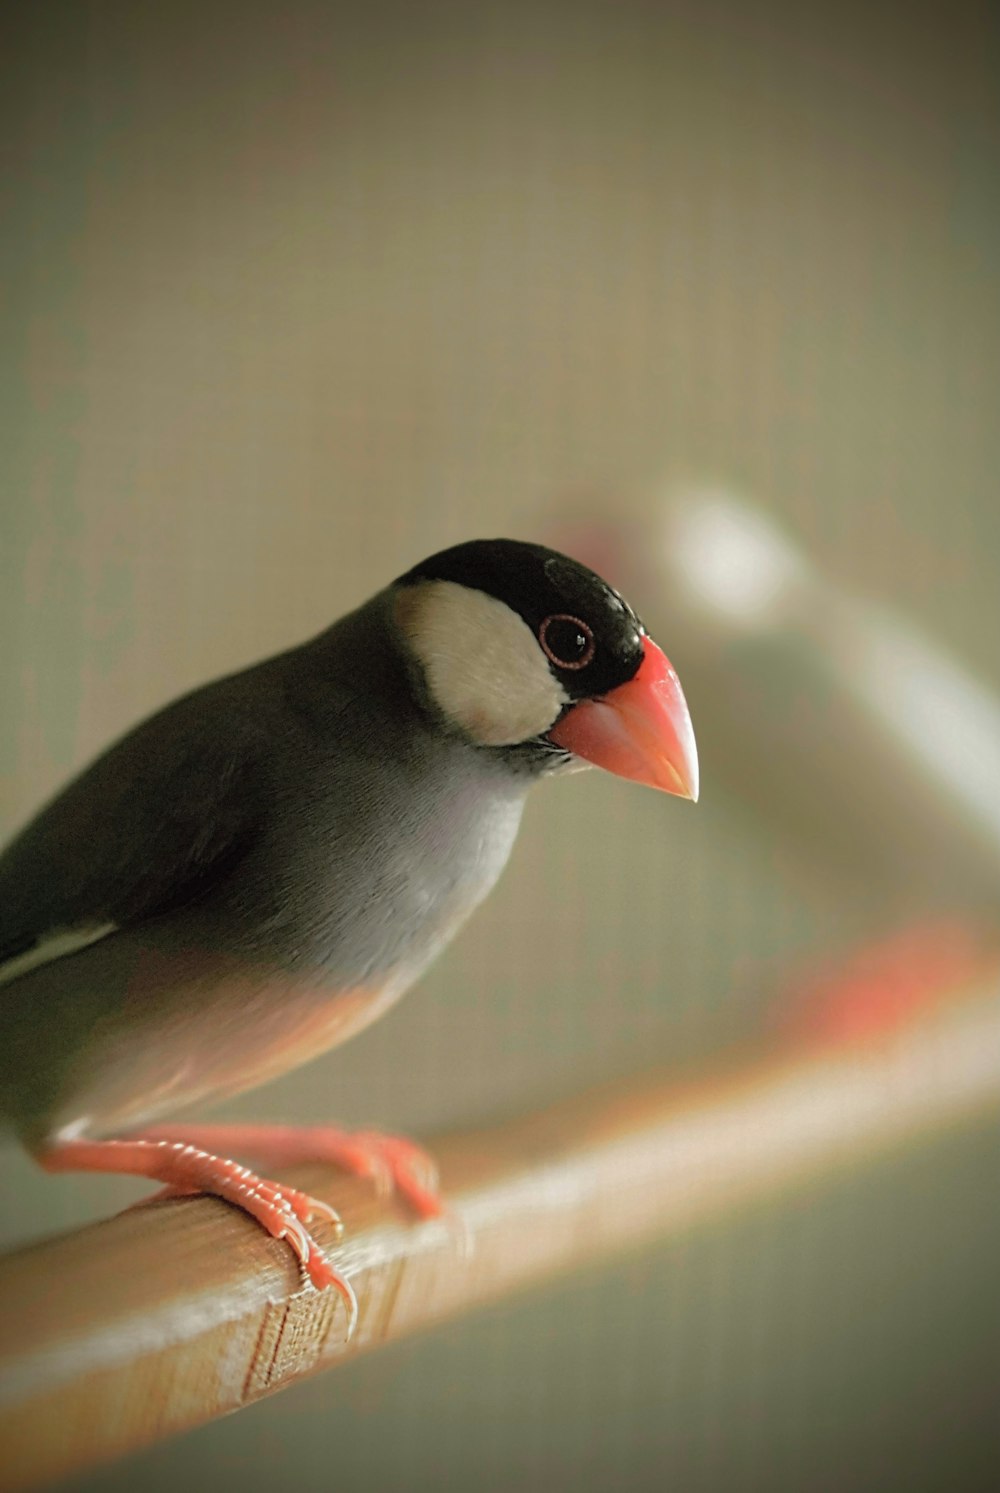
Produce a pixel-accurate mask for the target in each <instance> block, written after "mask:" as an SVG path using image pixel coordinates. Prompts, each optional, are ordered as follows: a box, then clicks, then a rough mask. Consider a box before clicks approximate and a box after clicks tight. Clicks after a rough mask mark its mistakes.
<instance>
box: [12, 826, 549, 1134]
mask: <svg viewBox="0 0 1000 1493" xmlns="http://www.w3.org/2000/svg"><path fill="white" fill-rule="evenodd" d="M519 807H520V806H519V805H517V806H514V807H513V809H512V810H511V811H510V812H506V813H503V814H498V815H497V816H494V819H492V820H491V819H489V818H487V819H486V820H484V822H483V825H482V828H481V831H480V833H479V834H478V836H477V837H467V839H466V840H465V842H464V844H463V846H462V850H461V854H460V855H458V856H453V857H452V858H451V860H450V861H449V860H448V859H447V858H446V859H445V860H444V861H443V862H442V861H441V859H440V857H437V856H435V857H432V858H431V863H432V866H433V868H434V869H433V870H431V871H425V870H423V869H422V867H421V866H420V864H419V863H417V864H415V865H414V866H413V867H412V873H411V875H410V876H409V877H408V878H406V879H405V880H403V881H401V882H400V896H399V900H398V901H397V903H396V904H395V907H394V908H393V909H392V910H391V915H390V916H387V908H386V905H385V902H384V900H381V899H380V900H378V901H377V902H373V903H372V904H371V905H370V906H369V907H367V908H366V907H365V906H364V905H360V906H357V907H356V909H355V915H354V918H353V920H352V922H351V923H350V925H349V926H348V927H342V928H341V930H340V931H339V932H338V933H337V935H336V937H331V936H330V934H329V931H327V932H326V933H325V935H324V930H323V928H322V926H321V925H320V926H319V927H318V933H317V938H316V940H315V942H314V943H313V944H312V945H311V946H307V947H305V949H304V950H302V951H300V957H298V958H296V959H295V960H291V959H281V958H277V959H275V958H272V957H268V956H267V955H265V954H254V955H250V956H249V957H248V952H247V951H246V950H245V949H244V950H241V951H233V950H232V949H229V950H227V949H224V948H222V947H220V946H219V944H218V942H216V941H215V940H213V937H212V928H211V924H210V923H208V924H204V925H202V924H199V923H198V922H197V920H192V919H191V918H190V917H184V918H179V919H177V920H176V921H171V920H165V921H164V922H162V923H161V924H159V925H157V926H156V927H155V928H154V927H153V926H152V925H149V926H147V927H145V928H137V929H135V930H130V931H123V932H120V933H115V934H111V935H110V936H109V937H107V938H105V939H102V940H101V941H100V942H98V943H96V944H92V945H90V946H89V947H88V948H86V949H83V950H82V951H81V952H79V953H77V954H72V955H70V956H68V957H67V958H65V959H60V960H57V961H55V962H54V963H52V964H50V965H47V966H45V967H43V968H41V969H37V970H34V971H32V972H31V973H30V974H29V975H26V976H25V977H24V978H23V979H22V980H19V981H15V983H14V984H13V985H11V986H8V987H7V988H6V990H5V991H4V996H5V1001H6V1002H7V1010H6V1015H5V1021H4V1023H3V1027H4V1031H3V1033H2V1034H0V1035H3V1036H4V1038H5V1042H4V1045H5V1046H7V1047H8V1051H7V1052H6V1053H5V1054H3V1055H2V1056H0V1070H2V1071H0V1080H2V1082H0V1088H2V1089H3V1093H2V1094H0V1107H2V1108H4V1109H6V1110H7V1112H8V1116H9V1118H10V1119H12V1120H13V1123H14V1125H15V1127H16V1128H17V1129H18V1130H19V1131H20V1133H21V1134H22V1136H23V1137H24V1139H25V1140H26V1141H27V1142H28V1143H29V1144H33V1143H38V1142H42V1141H45V1140H48V1139H50V1138H51V1137H52V1136H53V1135H56V1134H77V1135H79V1134H92V1135H102V1134H104V1135H107V1134H109V1133H115V1132H121V1131H123V1130H126V1129H129V1128H135V1127H137V1126H140V1125H142V1124H144V1123H149V1122H150V1121H153V1120H158V1119H161V1118H163V1117H164V1116H169V1115H171V1114H173V1113H175V1112H177V1111H179V1110H182V1109H186V1108H190V1107H192V1106H195V1105H200V1104H205V1105H207V1104H209V1103H211V1102H214V1101H217V1100H219V1099H222V1098H225V1097H227V1096H229V1095H232V1094H235V1093H238V1092H240V1091H242V1090H245V1089H250V1088H254V1087H256V1086H257V1085H259V1084H262V1083H265V1082H267V1081H268V1080H269V1079H271V1078H275V1077H277V1076H278V1075H280V1074H282V1073H286V1072H288V1071H289V1070H291V1069H293V1068H295V1067H297V1066H299V1065H300V1064H301V1063H304V1062H306V1061H307V1060H309V1059H310V1058H312V1057H315V1056H318V1055H319V1054H320V1053H322V1052H324V1051H325V1050H327V1049H329V1048H331V1047H334V1046H336V1045H338V1044H339V1043H341V1042H344V1041H346V1040H347V1039H348V1038H349V1037H351V1036H353V1035H354V1034H355V1033H356V1032H358V1031H360V1030H361V1029H362V1028H363V1027H365V1026H367V1025H368V1024H369V1023H370V1022H372V1021H374V1020H375V1019H376V1018H377V1017H378V1016H380V1015H381V1014H382V1013H383V1012H384V1011H385V1010H386V1009H387V1007H388V1006H390V1005H391V1004H392V1003H393V1001H395V1000H396V999H398V998H399V996H401V995H402V994H403V992H404V991H405V990H406V989H407V987H408V986H409V985H410V984H412V982H413V981H414V980H415V979H416V978H417V976H418V975H419V974H420V973H421V971H422V970H423V969H424V968H425V966H426V965H427V964H428V963H429V962H430V961H431V960H432V959H433V958H434V956H435V955H436V954H437V952H438V951H439V950H440V949H441V948H442V947H443V946H444V944H446V943H447V942H448V941H449V939H450V938H451V937H452V936H453V934H454V933H455V932H456V931H457V929H458V927H459V926H461V924H462V923H463V922H464V921H465V919H466V917H467V916H468V914H469V913H470V912H471V911H472V909H473V908H474V907H475V906H476V905H477V903H478V902H479V901H481V900H482V898H483V897H484V896H485V895H486V893H487V892H488V891H489V889H490V888H491V887H492V886H493V884H494V882H495V881H496V879H497V876H498V875H499V873H500V871H501V869H502V867H503V865H504V863H505V862H506V859H507V855H508V854H509V850H510V846H511V844H512V842H513V838H514V834H515V833H516V829H517V822H518V818H519ZM442 864H443V866H444V867H445V870H444V872H442V871H441V870H440V869H439V868H440V867H441V866H442ZM19 1013H20V1014H19ZM8 1035H9V1036H10V1039H11V1040H10V1042H9V1043H8V1042H7V1041H6V1038H7V1036H8Z"/></svg>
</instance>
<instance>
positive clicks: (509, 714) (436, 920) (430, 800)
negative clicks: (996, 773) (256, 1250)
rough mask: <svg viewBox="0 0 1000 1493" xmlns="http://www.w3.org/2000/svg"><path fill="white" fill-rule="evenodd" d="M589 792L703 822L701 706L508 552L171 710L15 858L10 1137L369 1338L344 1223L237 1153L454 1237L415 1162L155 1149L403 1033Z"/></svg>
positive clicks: (626, 619) (550, 567) (288, 1140)
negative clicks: (324, 1167) (178, 1196)
mask: <svg viewBox="0 0 1000 1493" xmlns="http://www.w3.org/2000/svg"><path fill="white" fill-rule="evenodd" d="M589 763H593V764H596V765H598V766H600V767H604V768H606V769H607V770H608V771H610V772H613V773H617V774H618V775H620V776H621V777H625V778H632V779H634V780H636V781H637V782H640V783H646V784H649V785H651V786H653V787H655V788H661V789H663V790H665V791H666V792H667V793H673V794H678V795H680V796H682V797H687V798H691V799H694V798H696V797H697V792H698V764H697V755H696V750H695V742H694V736H693V733H692V729H691V721H690V717H689V715H688V710H687V706H686V704H685V701H684V696H683V694H682V692H681V687H680V684H679V683H678V680H677V676H676V674H675V673H674V670H673V669H672V668H671V666H670V664H669V663H668V662H667V660H666V658H665V657H664V655H663V654H662V653H661V651H660V650H659V648H657V646H656V645H655V644H654V643H653V642H652V641H651V639H650V638H649V637H648V636H647V635H646V633H645V630H644V628H643V626H642V624H641V622H640V621H639V619H638V617H637V616H636V614H635V613H634V612H633V611H632V609H631V608H630V607H629V606H628V604H627V603H626V602H625V601H624V600H623V599H622V598H621V597H620V596H619V595H618V594H617V593H616V592H615V591H614V590H612V589H611V587H610V586H608V585H607V584H606V583H605V582H604V581H602V580H601V579H600V578H599V577H598V576H597V575H595V574H594V573H593V572H592V571H590V570H588V569H586V568H585V567H584V566H582V565H579V564H577V563H576V562H575V561H573V560H570V559H567V558H566V557H565V556H563V555H561V554H557V553H556V552H555V551H553V550H549V549H545V548H542V547H541V546H539V545H534V544H525V543H520V542H516V541H512V540H502V539H498V540H483V541H473V542H470V543H466V544H461V545H458V546H457V547H455V548H452V549H448V550H445V551H443V552H442V553H440V554H436V555H433V556H432V557H431V558H430V559H428V560H425V561H423V563H422V564H420V565H417V566H415V567H414V568H413V569H412V570H410V571H408V572H407V573H406V574H405V575H403V576H401V577H400V578H399V579H398V580H396V581H394V582H393V583H392V584H391V585H389V586H388V587H387V588H386V589H385V590H383V591H380V592H379V593H378V594H377V595H376V596H375V597H373V598H372V599H371V600H370V601H368V602H367V603H366V604H365V605H363V606H361V607H360V608H359V609H358V610H357V611H354V612H352V613H350V614H349V615H348V616H345V617H343V618H342V619H341V620H340V621H339V622H336V623H334V625H333V626H332V627H331V628H329V630H328V631H326V632H323V633H321V634H320V636H319V637H317V638H314V639H312V640H311V641H309V642H307V643H305V644H303V645H302V646H300V647H296V648H292V649H291V650H290V651H289V652H285V653H282V654H280V655H279V656H277V657H275V658H271V659H268V660H266V661H265V662H264V663H261V664H258V665H256V666H254V667H252V668H249V669H246V670H244V671H242V672H240V673H237V674H233V675H231V676H229V677H228V678H224V679H221V680H218V681H216V682H214V683H211V684H208V685H206V686H204V687H203V688H201V689H197V690H195V691H194V692H193V693H191V694H189V695H187V696H185V697H184V698H182V699H180V700H177V701H176V702H174V703H173V704H171V705H169V706H167V707H166V708H165V709H164V710H161V711H160V712H159V713H158V714H156V715H154V716H152V717H151V718H150V719H149V720H147V721H145V722H144V723H142V724H141V725H139V726H137V727H136V728H135V729H134V730H133V731H131V732H130V733H129V734H128V735H126V736H125V737H124V738H123V739H122V740H121V741H119V742H118V743H117V744H116V745H114V746H112V747H111V748H110V749H109V750H108V751H106V752H105V754H104V755H103V756H101V757H100V758H98V760H97V761H96V762H95V763H94V764H93V765H92V766H91V767H89V768H88V769H87V770H86V771H84V772H83V773H82V775H81V776H80V777H78V778H77V779H76V780H75V781H74V782H72V783H71V784H70V785H69V787H67V788H66V789H65V790H64V791H63V792H62V793H61V794H60V795H59V796H58V797H57V798H56V799H55V800H54V801H53V802H52V803H50V804H49V805H48V807H46V808H45V809H43V810H42V812H41V813H40V814H39V815H38V816H37V818H35V819H34V820H33V822H31V823H30V824H29V825H28V826H27V828H26V829H24V830H23V831H22V833H21V834H20V835H19V837H18V838H16V839H15V840H14V842H13V843H12V844H11V845H10V846H9V848H8V849H7V850H6V852H5V853H4V854H3V856H2V857H0V980H2V981H3V984H2V986H0V1116H2V1118H3V1119H4V1120H5V1121H6V1123H7V1124H8V1125H9V1126H10V1127H12V1128H13V1129H14V1130H15V1131H16V1133H17V1134H18V1135H19V1136H20V1138H21V1139H22V1140H23V1141H24V1143H25V1144H26V1145H27V1146H28V1148H29V1149H30V1150H31V1151H32V1152H33V1153H34V1154H35V1156H36V1157H37V1159H38V1160H39V1161H40V1162H41V1164H42V1166H44V1167H46V1168H47V1169H49V1170H52V1171H59V1170H77V1169H83V1170H93V1171H116V1172H128V1173H133V1174H136V1175H141V1176H146V1177H150V1178H152V1179H154V1180H158V1181H160V1182H162V1183H164V1184H165V1185H166V1188H167V1190H168V1191H170V1192H174V1193H185V1192H208V1193H214V1194H215V1195H217V1196H219V1197H222V1198H225V1199H227V1200H228V1201H230V1202H233V1203H236V1204H237V1205H239V1206H240V1207H242V1208H243V1209H245V1210H246V1211H247V1212H248V1213H250V1214H251V1215H252V1216H253V1217H254V1218H256V1219H257V1220H258V1221H259V1222H260V1223H261V1224H262V1225H263V1226H264V1228H266V1229H267V1230H268V1232H270V1233H271V1234H272V1235H274V1236H275V1237H283V1238H286V1239H287V1240H288V1241H289V1243H290V1244H291V1245H292V1247H293V1248H294V1249H295V1251H296V1253H297V1254H298V1256H299V1259H300V1260H301V1262H302V1264H303V1266H304V1267H305V1269H306V1271H307V1272H308V1274H309V1276H310V1277H311V1279H312V1281H313V1282H314V1284H315V1285H316V1286H318V1287H323V1286H328V1285H333V1286H335V1287H336V1288H337V1289H339V1290H340V1291H341V1292H342V1294H343V1295H344V1296H345V1298H346V1300H347V1302H348V1307H349V1309H350V1311H351V1313H352V1314H353V1313H354V1312H355V1311H356V1305H355V1302H354V1297H353V1292H352V1291H351V1288H350V1286H349V1285H348V1283H347V1282H346V1281H344V1280H343V1279H342V1278H341V1277H340V1276H338V1275H337V1273H336V1271H335V1270H334V1269H333V1267H332V1265H331V1264H330V1262H329V1260H328V1259H327V1258H326V1256H325V1255H324V1253H323V1251H322V1249H321V1248H320V1247H319V1245H318V1244H317V1243H316V1241H315V1240H314V1239H313V1238H312V1237H311V1235H310V1234H309V1232H308V1229H307V1224H308V1223H309V1221H310V1219H311V1218H314V1217H316V1216H317V1215H320V1216H325V1217H327V1218H330V1217H331V1216H334V1215H332V1213H331V1210H329V1209H327V1208H326V1207H325V1205H323V1204H318V1203H316V1202H315V1201H314V1200H313V1199H311V1198H309V1197H307V1196H305V1195H304V1194H302V1193H299V1192H297V1191H295V1190H294V1189H291V1188H287V1187H282V1186H279V1185H278V1184H276V1183H273V1182H269V1181H266V1180H265V1179H263V1178H262V1177H259V1176H257V1175H256V1174H254V1173H252V1172H250V1171H248V1170H247V1169H246V1168H245V1167H243V1166H239V1165H237V1164H236V1163H235V1162H232V1161H228V1160H226V1159H224V1155H220V1154H219V1152H220V1149H222V1148H225V1147H230V1148H231V1149H235V1150H237V1151H240V1150H242V1151H244V1152H247V1151H249V1152H251V1153H254V1154H259V1155H261V1156H262V1157H267V1158H269V1159H270V1160H271V1161H274V1160H279V1161H285V1162H287V1161H292V1160H296V1159H298V1160H304V1159H329V1160H332V1161H335V1162H337V1163H339V1164H341V1165H344V1166H347V1167H349V1168H351V1169H353V1170H355V1171H358V1172H361V1173H362V1174H365V1175H368V1176H371V1177H374V1178H375V1179H376V1180H378V1181H383V1182H391V1183H394V1184H395V1185H396V1186H397V1187H398V1188H399V1190H400V1192H401V1193H402V1194H403V1196H405V1197H406V1198H407V1199H408V1200H409V1202H410V1203H411V1204H412V1205H413V1206H414V1207H415V1208H416V1209H417V1211H418V1212H420V1213H422V1214H424V1215H431V1214H434V1213H437V1212H440V1211H441V1205H440V1202H439V1199H438V1197H437V1193H436V1190H435V1181H434V1175H433V1168H432V1164H431V1163H430V1161H429V1158H427V1157H426V1156H425V1155H424V1153H422V1152H421V1151H420V1150H419V1148H417V1147H415V1146H412V1145H411V1144H410V1143H409V1142H406V1141H403V1140H397V1139H394V1138H392V1137H388V1136H383V1135H381V1134H377V1133H374V1132H369V1133H362V1134H356V1135H351V1134H349V1133H347V1132H343V1131H336V1130H332V1129H331V1130H327V1129H323V1130H315V1129H314V1130H309V1131H302V1130H298V1131H297V1130H294V1129H292V1128H290V1127H243V1126H196V1127H192V1126H186V1127H185V1126H179V1127H170V1128H168V1129H163V1130H160V1129H153V1128H150V1124H151V1122H155V1121H158V1120H159V1119H160V1118H161V1117H162V1116H164V1115H168V1114H170V1113H171V1112H173V1111H175V1110H177V1109H180V1108H186V1107H189V1106H191V1105H195V1104H199V1103H204V1102H206V1101H209V1100H216V1099H219V1098H221V1097H222V1096H225V1095H230V1094H233V1093H236V1092H238V1091H240V1090H243V1089H247V1088H250V1087H252V1086H253V1085H255V1084H259V1083H263V1082H264V1081H265V1080H266V1079H268V1078H271V1077H273V1076H275V1075H277V1074H279V1073H283V1072H285V1071H287V1070H289V1069H291V1068H293V1067H295V1066H296V1065H298V1064H300V1063H302V1062H304V1061H305V1060H306V1059H307V1058H312V1057H314V1056H316V1055H317V1054H318V1053H320V1052H323V1051H324V1050H325V1049H327V1048H330V1047H333V1046H335V1045H336V1044H338V1043H340V1042H343V1041H345V1040H346V1038H348V1037H350V1036H351V1035H352V1034H353V1033H355V1032H357V1031H359V1030H360V1029H361V1028H362V1027H364V1026H366V1025H367V1024H368V1023H369V1022H371V1021H373V1020H374V1019H375V1018H376V1017H378V1016H380V1015H381V1014H382V1012H383V1011H385V1010H386V1009H387V1007H388V1006H390V1005H391V1004H392V1002H393V1001H395V1000H397V999H398V997H399V996H400V995H401V994H402V993H403V991H404V990H405V989H406V988H407V986H409V985H410V984H411V983H412V982H413V981H414V980H415V979H416V978H417V976H418V975H419V974H420V973H421V971H422V970H423V969H424V968H425V966H426V965H427V964H428V963H429V961H430V960H431V959H433V958H434V956H435V955H436V954H437V953H438V952H439V950H441V949H442V948H443V947H444V945H445V944H446V943H447V942H448V941H449V940H450V939H451V938H452V937H453V936H454V934H455V933H456V932H457V930H458V928H459V927H460V926H461V924H462V923H463V922H464V921H465V919H466V918H467V917H468V916H469V914H470V913H471V912H472V910H473V908H474V907H475V906H476V905H477V904H478V903H479V902H480V901H482V899H483V898H484V897H485V896H486V894H487V893H488V892H489V891H490V889H491V888H492V886H493V885H494V883H495V882H496V880H497V877H498V876H499V874H500V872H501V870H502V869H503V867H504V864H505V863H506V861H507V858H508V856H509V854H510V850H511V846H512V844H513V841H514V837H515V834H516V832H517V827H518V822H519V820H520V817H521V810H522V806H523V804H524V800H525V796H526V794H527V792H528V789H529V788H530V787H531V785H532V784H533V783H534V782H536V781H537V780H539V779H540V778H544V777H546V776H548V775H550V774H552V773H556V772H559V771H561V770H566V769H568V768H572V767H580V766H585V765H587V764H589ZM352 1322H353V1315H352Z"/></svg>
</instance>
